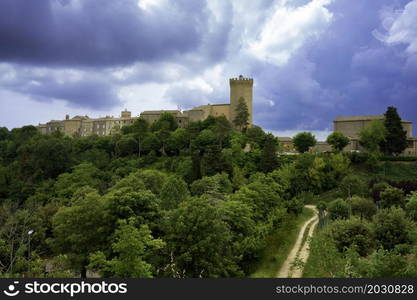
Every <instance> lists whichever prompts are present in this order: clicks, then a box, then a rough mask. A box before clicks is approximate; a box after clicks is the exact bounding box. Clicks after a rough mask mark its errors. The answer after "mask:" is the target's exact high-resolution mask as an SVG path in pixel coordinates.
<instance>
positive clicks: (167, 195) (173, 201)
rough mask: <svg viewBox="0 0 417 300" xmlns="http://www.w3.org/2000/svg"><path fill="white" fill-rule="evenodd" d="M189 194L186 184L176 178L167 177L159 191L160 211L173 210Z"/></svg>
mask: <svg viewBox="0 0 417 300" xmlns="http://www.w3.org/2000/svg"><path fill="white" fill-rule="evenodd" d="M189 195H190V192H189V191H188V187H187V184H186V183H185V182H184V180H182V179H181V178H178V177H177V176H170V177H168V179H167V181H166V182H165V184H164V185H163V186H162V190H161V207H162V209H166V210H169V209H174V208H177V207H178V205H179V204H180V203H181V202H183V201H185V199H187V198H188V196H189Z"/></svg>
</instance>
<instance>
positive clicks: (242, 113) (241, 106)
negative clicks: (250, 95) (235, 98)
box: [233, 98, 249, 131]
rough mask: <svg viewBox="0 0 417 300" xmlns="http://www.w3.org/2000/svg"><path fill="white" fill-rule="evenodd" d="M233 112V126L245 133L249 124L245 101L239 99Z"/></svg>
mask: <svg viewBox="0 0 417 300" xmlns="http://www.w3.org/2000/svg"><path fill="white" fill-rule="evenodd" d="M235 111H236V117H235V119H234V120H233V124H234V125H235V126H236V127H238V128H239V129H240V130H241V131H245V130H246V128H247V127H248V124H249V110H248V106H247V105H246V102H245V99H243V98H240V99H239V103H238V104H237V106H236V110H235Z"/></svg>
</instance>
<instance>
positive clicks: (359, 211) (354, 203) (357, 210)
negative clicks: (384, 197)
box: [347, 196, 377, 220]
mask: <svg viewBox="0 0 417 300" xmlns="http://www.w3.org/2000/svg"><path fill="white" fill-rule="evenodd" d="M347 201H348V203H350V205H351V208H352V214H353V215H356V216H359V217H360V218H361V219H362V218H366V219H368V220H370V219H371V218H372V216H373V215H374V214H375V213H376V210H377V208H376V205H375V203H374V201H372V200H371V199H367V198H361V197H357V196H353V197H352V198H350V199H348V200H347Z"/></svg>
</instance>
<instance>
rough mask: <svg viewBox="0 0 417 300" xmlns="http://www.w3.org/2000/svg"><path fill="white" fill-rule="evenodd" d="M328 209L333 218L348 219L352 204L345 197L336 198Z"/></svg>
mask: <svg viewBox="0 0 417 300" xmlns="http://www.w3.org/2000/svg"><path fill="white" fill-rule="evenodd" d="M327 211H328V212H329V216H330V218H331V219H332V220H336V219H347V218H349V215H350V206H349V204H348V203H347V202H346V201H344V200H343V199H336V200H334V201H332V202H330V203H329V205H328V208H327Z"/></svg>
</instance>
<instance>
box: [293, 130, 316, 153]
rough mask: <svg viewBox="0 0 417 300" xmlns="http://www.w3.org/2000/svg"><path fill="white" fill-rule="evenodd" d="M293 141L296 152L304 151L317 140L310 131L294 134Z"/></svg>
mask: <svg viewBox="0 0 417 300" xmlns="http://www.w3.org/2000/svg"><path fill="white" fill-rule="evenodd" d="M293 143H294V147H295V148H296V149H297V151H298V152H300V153H305V152H307V151H308V150H309V149H310V147H314V146H315V145H316V143H317V140H316V138H315V137H314V135H312V134H311V132H300V133H298V134H297V135H295V136H294V138H293Z"/></svg>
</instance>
